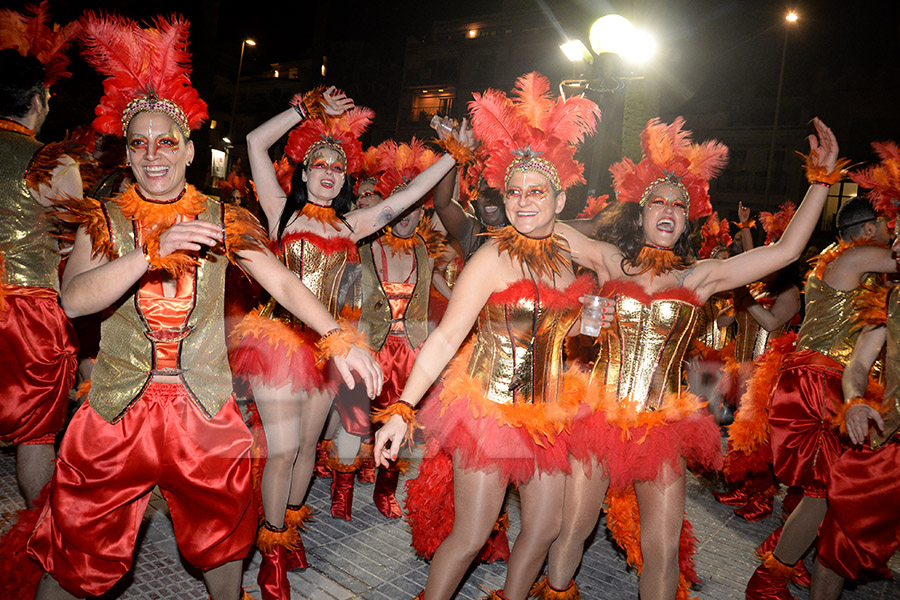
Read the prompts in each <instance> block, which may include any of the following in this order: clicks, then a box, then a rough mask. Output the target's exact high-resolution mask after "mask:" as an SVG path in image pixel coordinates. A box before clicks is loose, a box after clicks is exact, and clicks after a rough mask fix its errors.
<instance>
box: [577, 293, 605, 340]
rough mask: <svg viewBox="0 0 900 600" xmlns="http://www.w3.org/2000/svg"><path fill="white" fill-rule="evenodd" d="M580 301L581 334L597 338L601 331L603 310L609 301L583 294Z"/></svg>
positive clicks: (601, 297)
mask: <svg viewBox="0 0 900 600" xmlns="http://www.w3.org/2000/svg"><path fill="white" fill-rule="evenodd" d="M581 301H582V304H584V307H583V308H582V311H581V334H582V335H587V336H591V337H597V336H598V335H600V331H601V330H602V329H603V309H604V308H606V307H607V306H609V304H610V302H611V301H610V299H609V298H604V297H603V296H592V295H590V294H585V295H584V296H583V297H582V300H581Z"/></svg>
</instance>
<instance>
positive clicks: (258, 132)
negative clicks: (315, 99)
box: [247, 86, 353, 228]
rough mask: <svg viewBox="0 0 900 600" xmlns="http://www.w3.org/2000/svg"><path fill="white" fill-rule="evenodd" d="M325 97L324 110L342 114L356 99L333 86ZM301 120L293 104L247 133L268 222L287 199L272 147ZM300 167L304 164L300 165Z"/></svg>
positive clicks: (258, 193) (254, 181)
mask: <svg viewBox="0 0 900 600" xmlns="http://www.w3.org/2000/svg"><path fill="white" fill-rule="evenodd" d="M324 99H325V112H326V113H328V114H330V115H340V114H342V113H343V112H344V111H346V110H349V109H351V108H353V100H352V99H350V98H348V97H347V96H346V94H344V93H343V92H338V91H337V90H336V89H335V87H334V86H331V87H330V88H328V89H327V90H325V93H324ZM302 120H303V119H302V117H301V116H300V113H298V112H297V111H296V110H295V109H294V107H293V106H292V107H290V108H288V109H287V110H285V111H283V112H281V113H279V114H277V115H275V116H274V117H272V118H271V119H269V120H268V121H266V122H265V123H263V124H262V125H260V126H259V127H257V128H256V129H254V130H253V131H251V132H250V133H248V134H247V156H248V157H249V159H250V172H251V173H252V174H253V184H254V185H255V186H256V194H257V196H258V198H259V205H260V206H261V207H262V209H263V212H264V213H265V215H266V222H267V223H270V224H271V223H278V218H279V217H280V216H281V211H282V210H283V209H284V203H285V199H286V198H285V195H284V190H283V189H282V188H281V185H280V184H279V183H278V177H276V175H275V167H273V166H272V159H271V157H270V156H269V148H271V147H272V145H273V144H274V143H275V142H277V141H278V140H280V139H281V137H282V136H283V135H284V134H285V133H287V132H288V131H290V130H291V129H292V128H293V127H294V126H295V125H297V124H298V123H300V121H302ZM297 168H298V169H299V168H302V166H300V165H298V166H297ZM270 228H271V227H270Z"/></svg>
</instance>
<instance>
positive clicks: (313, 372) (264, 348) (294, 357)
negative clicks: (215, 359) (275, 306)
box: [231, 308, 337, 393]
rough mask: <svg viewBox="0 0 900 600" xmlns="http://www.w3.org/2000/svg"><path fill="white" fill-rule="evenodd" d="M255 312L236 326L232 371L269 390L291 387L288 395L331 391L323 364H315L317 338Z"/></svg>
mask: <svg viewBox="0 0 900 600" xmlns="http://www.w3.org/2000/svg"><path fill="white" fill-rule="evenodd" d="M259 312H260V309H259V308H257V309H254V310H253V311H252V312H251V313H250V314H248V315H247V316H246V317H244V319H243V320H241V322H240V323H238V324H237V326H235V328H234V331H233V332H232V334H231V335H232V337H233V338H236V339H237V340H238V343H237V347H236V348H235V350H234V352H233V353H232V354H231V369H232V371H233V372H234V374H235V375H236V376H238V377H241V378H244V379H250V378H251V377H253V378H256V379H260V380H262V381H263V382H264V383H265V384H266V385H268V386H271V387H282V386H284V385H285V384H287V383H290V384H291V392H293V393H296V392H297V391H300V390H303V391H306V392H310V391H317V390H322V389H323V388H332V391H334V390H336V389H337V388H336V386H335V384H334V383H333V382H332V381H329V378H328V377H327V372H326V371H325V365H326V363H325V362H324V361H323V362H322V363H320V364H317V362H316V342H317V341H318V339H319V335H318V334H317V333H316V332H315V331H313V330H311V329H307V328H304V327H301V326H300V325H298V324H295V323H286V322H284V321H281V320H277V319H269V318H266V317H260V316H259Z"/></svg>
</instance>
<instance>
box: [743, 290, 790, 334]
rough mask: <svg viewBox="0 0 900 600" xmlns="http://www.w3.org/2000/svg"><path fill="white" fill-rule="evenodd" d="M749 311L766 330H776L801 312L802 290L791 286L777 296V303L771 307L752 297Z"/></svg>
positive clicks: (748, 307)
mask: <svg viewBox="0 0 900 600" xmlns="http://www.w3.org/2000/svg"><path fill="white" fill-rule="evenodd" d="M747 312H749V313H750V316H752V317H753V318H754V320H756V322H757V323H759V325H760V327H762V328H763V329H765V330H766V331H775V330H776V329H778V328H779V327H781V326H783V325H785V324H787V323H789V322H790V320H791V319H793V318H794V315H796V314H797V313H798V312H800V290H798V289H797V288H796V287H795V286H793V285H792V286H790V287H789V288H788V289H786V290H783V291H782V292H780V293H779V294H778V295H777V296H776V297H775V303H774V304H773V305H772V307H771V308H766V307H764V306H762V305H761V304H759V303H758V302H757V301H756V300H753V299H752V297H751V298H750V300H749V304H748V306H747Z"/></svg>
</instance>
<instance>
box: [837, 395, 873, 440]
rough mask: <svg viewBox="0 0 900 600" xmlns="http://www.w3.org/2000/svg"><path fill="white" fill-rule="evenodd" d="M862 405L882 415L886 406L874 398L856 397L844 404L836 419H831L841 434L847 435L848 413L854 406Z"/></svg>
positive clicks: (840, 407)
mask: <svg viewBox="0 0 900 600" xmlns="http://www.w3.org/2000/svg"><path fill="white" fill-rule="evenodd" d="M860 404H863V405H865V406H868V407H869V408H871V409H873V410H874V411H875V412H877V413H878V414H882V411H883V409H884V406H883V405H882V403H881V402H879V401H878V400H875V399H874V398H864V397H863V396H854V397H853V398H851V399H850V400H848V401H847V402H844V403H843V404H842V405H840V406H839V407H838V409H837V414H836V415H835V416H834V417H832V419H831V422H832V423H833V424H834V425H835V426H837V427H838V428H840V431H841V433H843V434H846V433H847V412H848V411H849V410H850V409H851V408H853V407H854V406H858V405H860Z"/></svg>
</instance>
